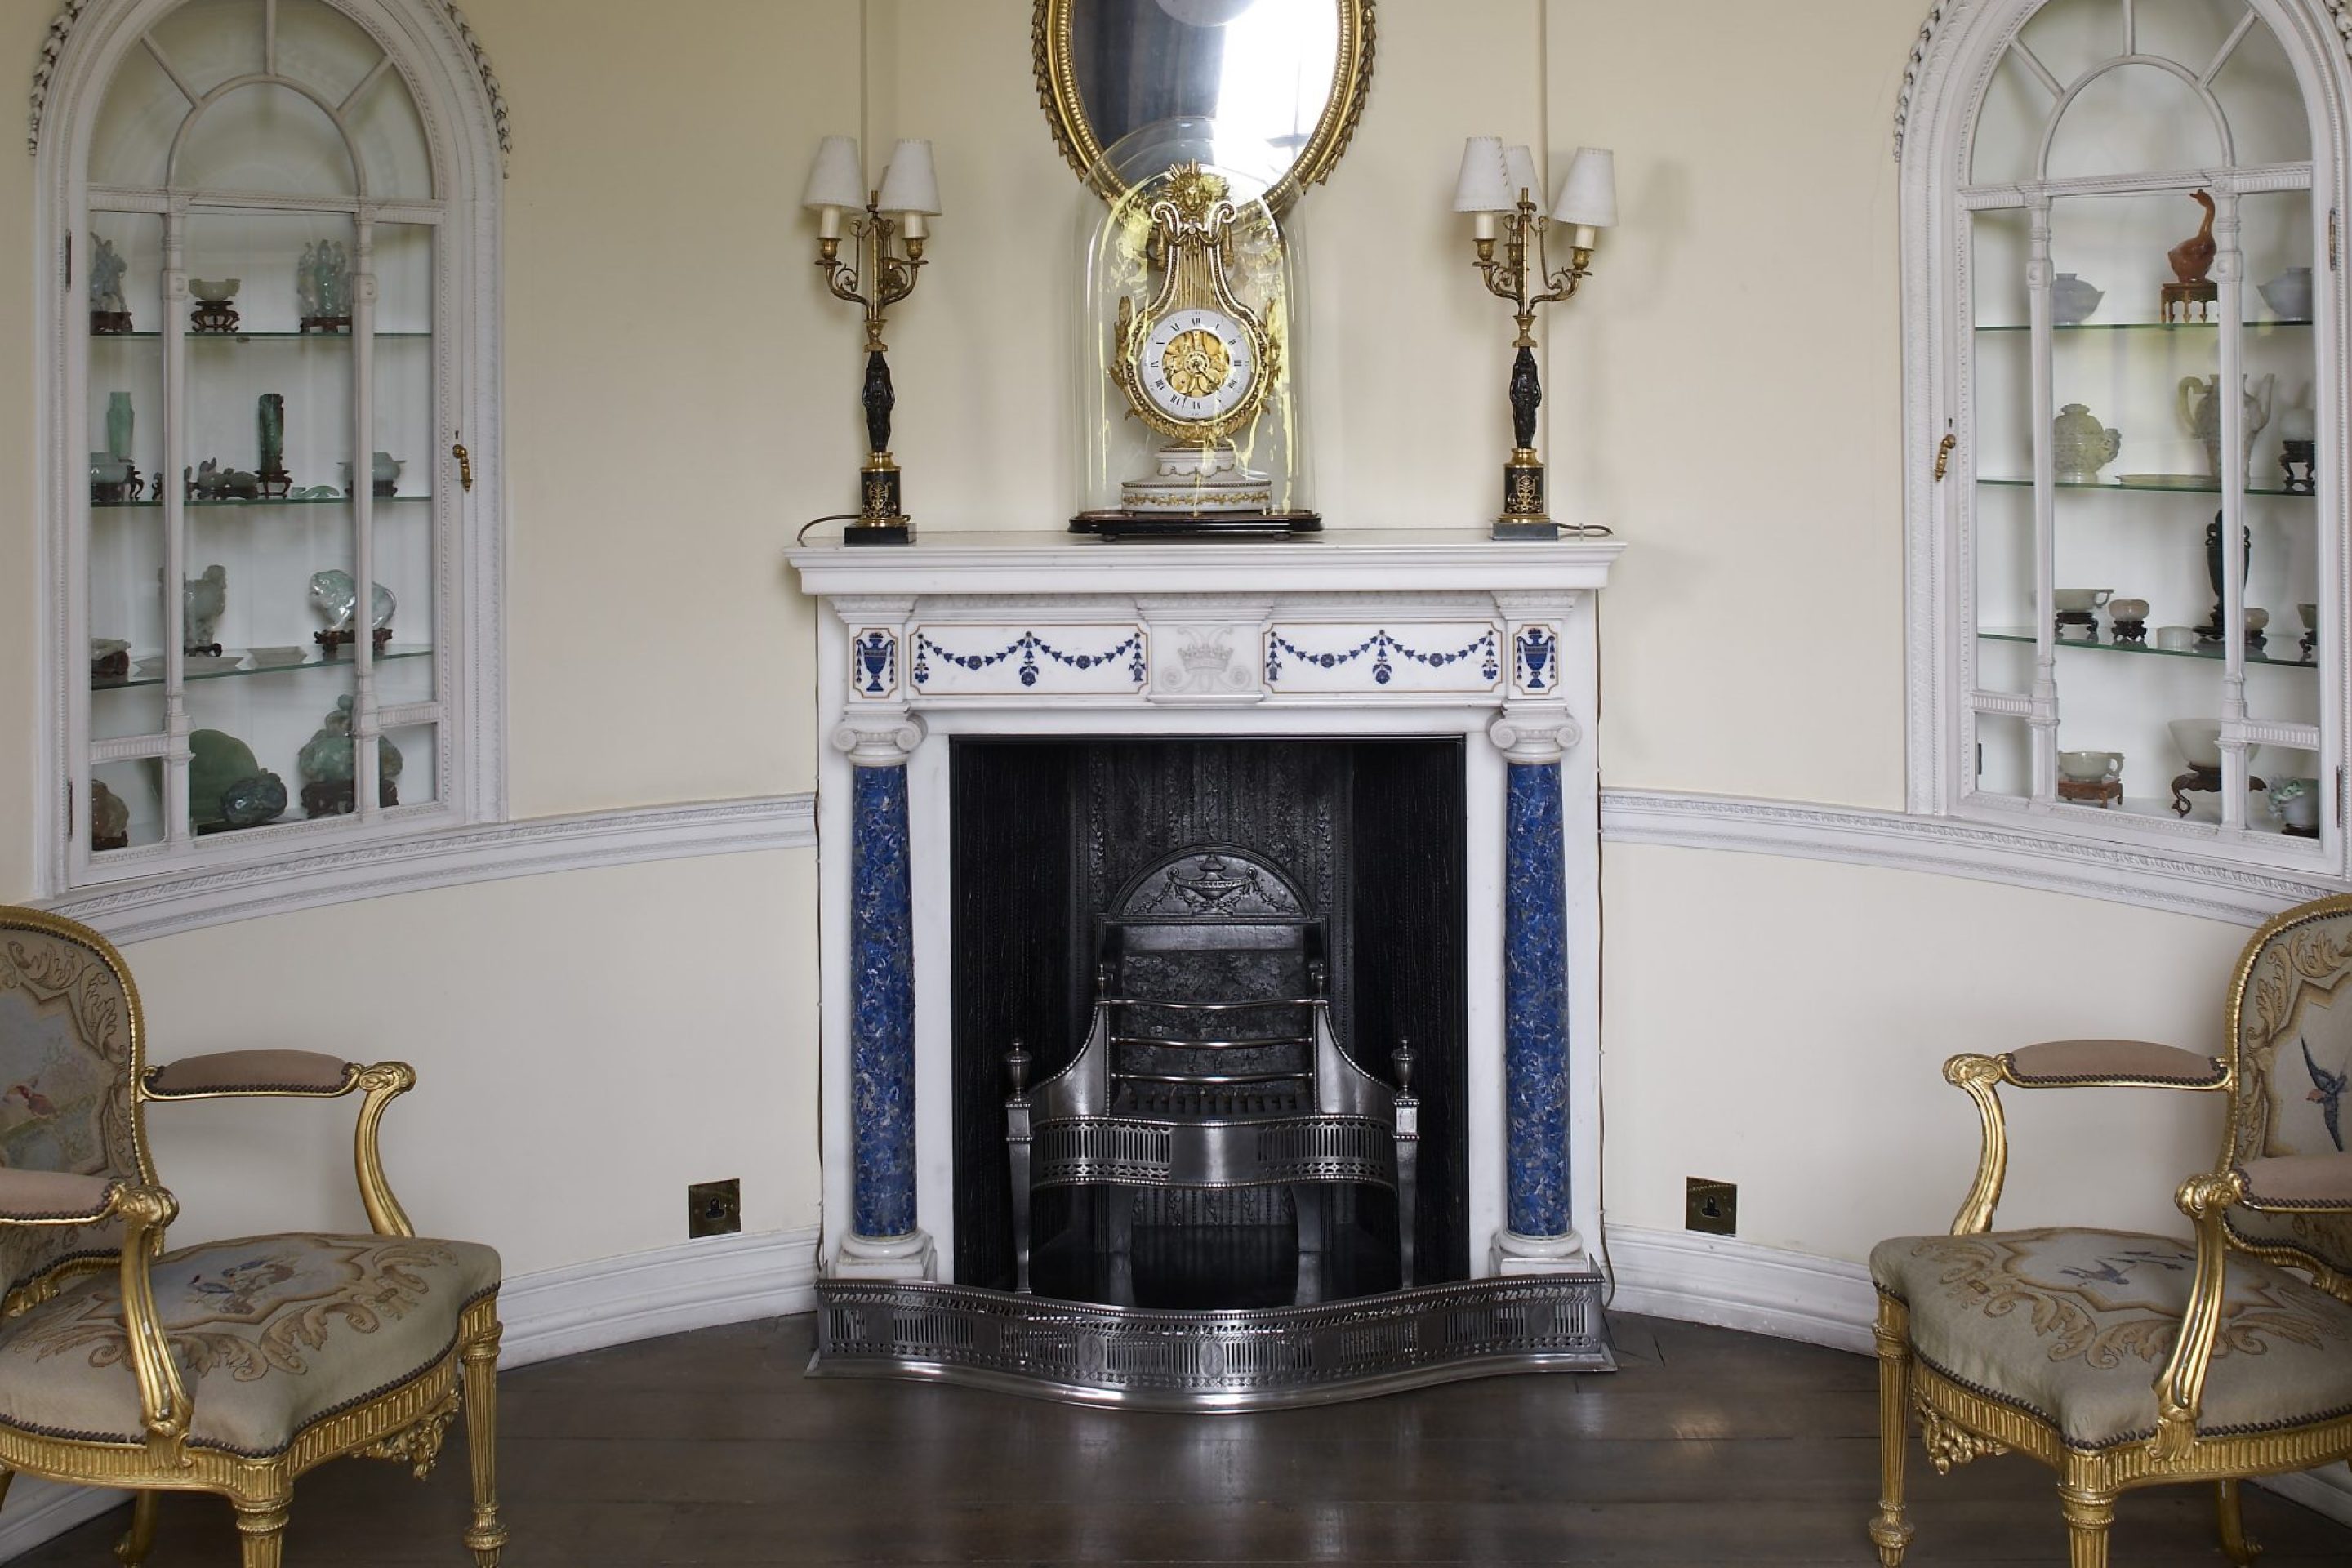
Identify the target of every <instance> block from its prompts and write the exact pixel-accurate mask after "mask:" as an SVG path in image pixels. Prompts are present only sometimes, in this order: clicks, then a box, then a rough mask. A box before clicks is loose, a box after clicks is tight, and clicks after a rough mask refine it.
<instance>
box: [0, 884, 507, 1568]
mask: <svg viewBox="0 0 2352 1568" xmlns="http://www.w3.org/2000/svg"><path fill="white" fill-rule="evenodd" d="M144 1047H145V1042H144V1038H143V1025H142V1019H141V1014H140V1006H139V993H138V990H137V988H136V987H135V986H134V985H133V984H131V974H130V972H129V970H128V969H127V968H126V967H125V966H124V964H123V962H122V958H121V954H120V953H118V952H115V951H114V949H113V948H112V947H111V946H110V945H109V944H108V942H106V941H105V940H104V939H103V938H101V937H100V936H99V935H98V934H97V933H96V932H95V931H89V930H88V929H87V928H85V927H82V926H79V925H76V924H74V923H73V922H72V921H64V920H58V919H56V918H54V917H52V916H47V915H43V914H39V913H36V912H34V911H32V910H18V909H9V908H5V907H0V1083H5V1084H6V1086H7V1087H6V1089H5V1092H4V1093H0V1500H5V1495H6V1490H7V1485H8V1482H9V1480H10V1479H12V1478H13V1476H14V1475H15V1474H16V1472H17V1471H20V1470H21V1471H23V1472H25V1473H26V1474H27V1475H36V1476H41V1477H44V1478H47V1479H51V1480H57V1481H65V1482H68V1483H74V1484H80V1485H89V1486H106V1487H122V1488H128V1489H131V1490H133V1491H135V1492H136V1493H137V1500H136V1503H135V1504H134V1506H133V1509H132V1512H131V1528H130V1530H129V1531H127V1532H126V1533H125V1534H124V1536H123V1537H122V1539H121V1542H119V1543H118V1544H117V1546H116V1547H115V1554H116V1556H117V1557H118V1558H120V1559H121V1561H122V1562H123V1563H126V1564H136V1563H139V1562H141V1561H142V1559H143V1558H144V1557H145V1556H146V1554H147V1552H148V1549H149V1547H150V1546H151V1545H152V1542H153V1540H154V1533H155V1504H156V1500H157V1498H158V1497H159V1495H160V1494H161V1493H163V1492H164V1491H169V1490H194V1491H209V1492H218V1493H221V1494H223V1495H225V1496H226V1497H227V1499H228V1500H229V1501H230V1503H231V1504H232V1506H233V1507H234V1508H235V1509H236V1524H237V1530H238V1532H239V1541H240V1544H241V1547H242V1552H243V1557H244V1562H245V1564H246V1568H276V1565H277V1564H278V1563H279V1561H280V1558H281V1552H282V1545H283V1531H284V1530H285V1528H286V1521H287V1510H288V1506H289V1500H290V1499H291V1496H292V1491H293V1484H294V1479H295V1478H296V1477H297V1476H299V1475H300V1474H301V1473H302V1472H303V1471H305V1470H308V1469H310V1468H311V1467H313V1466H315V1465H318V1464H320V1463H323V1462H324V1461H326V1460H328V1459H331V1458H340V1457H341V1456H344V1455H353V1454H360V1455H369V1456H373V1457H375V1458H388V1459H394V1460H398V1461H400V1462H404V1463H405V1464H407V1465H409V1466H410V1467H411V1468H412V1469H413V1470H414V1471H415V1474H416V1475H417V1476H419V1477H420V1478H421V1477H422V1476H423V1475H425V1472H426V1471H427V1470H428V1469H429V1468H431V1466H432V1464H433V1462H434V1460H435V1458H436V1456H437V1454H438V1452H439V1449H440V1445H441V1439H442V1436H443V1433H444V1432H445V1430H446V1427H447V1426H448V1424H449V1422H450V1421H451V1420H452V1419H453V1418H454V1417H455V1415H457V1410H458V1405H459V1403H460V1398H461V1394H462V1399H463V1403H464V1405H465V1413H466V1435H467V1447H468V1449H469V1451H470V1458H471V1459H472V1466H473V1483H474V1509H473V1514H472V1520H471V1527H470V1528H469V1529H468V1530H467V1532H466V1538H465V1543H466V1545H467V1547H469V1548H470V1549H471V1550H472V1552H473V1553H474V1557H475V1559H476V1562H477V1564H478V1568H495V1564H496V1563H498V1560H499V1548H500V1546H501V1545H503V1543H504V1542H505V1539H506V1534H505V1531H503V1530H502V1529H501V1528H500V1526H499V1517H498V1505H497V1499H496V1484H495V1467H494V1444H495V1437H494V1430H495V1425H496V1401H497V1386H496V1381H495V1380H496V1376H497V1361H498V1346H499V1318H498V1289H499V1258H498V1254H497V1253H495V1252H493V1251H491V1250H490V1249H489V1248H488V1247H481V1246H477V1245H475V1244H472V1243H468V1242H459V1241H434V1240H426V1239H420V1238H418V1237H417V1236H416V1234H415V1231H414V1230H413V1229H412V1228H411V1226H410V1225H409V1223H408V1216H407V1215H405V1214H404V1213H403V1212H402V1211H401V1207H400V1204H399V1202H398V1200H397V1199H395V1198H394V1196H393V1194H392V1189H391V1187H390V1186H389V1185H388V1184H386V1183H385V1180H384V1175H383V1162H382V1160H381V1158H380V1156H379V1153H378V1150H377V1129H378V1126H379V1124H380V1123H381V1121H382V1120H383V1112H384V1108H385V1107H386V1106H388V1105H389V1104H390V1103H391V1102H392V1101H393V1100H394V1099H395V1098H397V1097H398V1096H400V1095H401V1094H403V1093H405V1092H406V1091H407V1090H408V1089H410V1088H411V1087H412V1086H413V1085H414V1084H415V1081H416V1077H415V1073H414V1072H413V1071H411V1070H410V1069H409V1068H407V1067H405V1066H403V1065H402V1064H400V1063H397V1062H385V1063H380V1064H378V1065H376V1066H373V1067H362V1066H360V1065H357V1064H354V1063H348V1062H343V1061H340V1060H337V1059H335V1058H331V1057H327V1056H322V1055H320V1054H318V1053H316V1052H310V1051H267V1050H257V1051H231V1052H226V1053H222V1054H219V1055H215V1056H204V1057H192V1058H187V1059H185V1060H183V1061H178V1062H174V1063H173V1064H171V1065H170V1066H167V1067H158V1068H148V1067H147V1066H146V1063H145V1060H144ZM352 1094H356V1095H358V1096H360V1097H361V1098H360V1109H359V1119H358V1131H357V1134H356V1138H355V1141H354V1161H355V1164H356V1167H357V1171H358V1176H359V1188H360V1197H361V1201H362V1205H363V1206H364V1207H365V1209H366V1212H367V1216H368V1223H369V1225H370V1226H371V1227H372V1229H373V1234H372V1235H369V1236H321V1235H309V1234H292V1235H283V1236H265V1237H245V1238H242V1239H239V1240H232V1241H219V1242H209V1243H206V1244H205V1245H202V1246H198V1247H185V1248H182V1249H180V1250H178V1251H172V1252H166V1251H165V1250H163V1235H164V1229H165V1227H166V1226H168V1225H170V1224H171V1222H172V1220H173V1218H174V1217H175V1216H176V1215H177V1213H178V1207H179V1205H177V1203H176V1202H175V1201H174V1200H173V1196H172V1194H170V1193H169V1192H168V1191H166V1190H165V1189H164V1188H163V1187H162V1186H161V1185H159V1184H157V1181H156V1177H155V1170H154V1165H153V1163H152V1160H151V1159H150V1157H149V1153H148V1148H147V1139H146V1129H145V1123H144V1115H145V1110H146V1108H147V1107H148V1106H150V1105H160V1104H169V1103H172V1102H174V1101H178V1100H216V1099H223V1098H227V1097H231V1096H248V1095H264V1096H277V1097H294V1098H305V1099H334V1098H338V1097H341V1096H344V1095H352Z"/></svg>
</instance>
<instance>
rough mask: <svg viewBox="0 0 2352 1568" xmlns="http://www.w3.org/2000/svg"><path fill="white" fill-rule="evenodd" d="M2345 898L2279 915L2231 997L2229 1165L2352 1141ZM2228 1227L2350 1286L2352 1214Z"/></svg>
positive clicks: (2351, 1011)
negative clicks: (2233, 1075) (2233, 1080)
mask: <svg viewBox="0 0 2352 1568" xmlns="http://www.w3.org/2000/svg"><path fill="white" fill-rule="evenodd" d="M2347 982H2352V898H2333V899H2322V900H2318V901H2316V902H2315V903H2309V904H2305V905H2302V906H2301V907H2299V908H2297V909H2294V910H2288V911H2287V912H2286V913H2284V914H2283V915H2281V916H2279V917H2278V918H2277V919H2276V920H2274V921H2272V922H2271V923H2270V924H2269V925H2267V926H2265V927H2263V930H2262V931H2261V932H2260V933H2259V934H2257V935H2256V936H2255V938H2254V940H2253V942H2251V943H2250V944H2249V945H2248V946H2247V949H2246V953H2245V956H2244V957H2243V958H2242V960H2241V961H2240V963H2239V966H2238V978H2237V983H2236V984H2235V986H2234V987H2233V988H2232V991H2231V1010H2232V1015H2233V1017H2234V1019H2235V1027H2234V1028H2233V1029H2232V1031H2231V1049H2232V1050H2233V1051H2234V1052H2235V1053H2236V1058H2237V1059H2236V1066H2237V1074H2238V1078H2237V1090H2236V1096H2235V1100H2234V1102H2233V1103H2232V1105H2231V1122H2230V1157H2231V1163H2234V1164H2243V1163H2245V1162H2247V1161H2249V1160H2254V1159H2260V1158H2263V1156H2266V1155H2273V1154H2326V1153H2333V1152H2341V1151H2342V1150H2343V1149H2344V1148H2345V1144H2346V1140H2347V1137H2352V1105H2347V1104H2346V1103H2345V1100H2346V1098H2347V1097H2346V1093H2345V1090H2346V1087H2347V1079H2352V984H2347ZM2230 1229H2231V1233H2232V1234H2233V1235H2234V1236H2236V1237H2238V1238H2239V1239H2240V1240H2242V1241H2244V1242H2246V1243H2249V1244H2250V1245H2252V1246H2255V1247H2265V1248H2273V1249H2279V1250H2284V1251H2288V1252H2292V1253H2294V1254H2296V1255H2298V1256H2299V1257H2300V1258H2302V1259H2304V1260H2305V1261H2306V1262H2308V1263H2310V1264H2313V1265H2316V1266H2320V1267H2324V1268H2330V1269H2333V1270H2335V1272H2336V1274H2337V1275H2339V1276H2343V1277H2347V1278H2352V1215H2262V1214H2255V1213H2253V1212H2252V1210H2249V1209H2243V1208H2241V1209H2237V1210H2235V1211H2233V1212H2232V1213H2231V1215H2230Z"/></svg>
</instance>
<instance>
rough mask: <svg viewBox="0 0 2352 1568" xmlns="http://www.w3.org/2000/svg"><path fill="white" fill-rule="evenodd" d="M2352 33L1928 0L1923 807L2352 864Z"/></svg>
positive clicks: (1920, 620)
mask: <svg viewBox="0 0 2352 1568" xmlns="http://www.w3.org/2000/svg"><path fill="white" fill-rule="evenodd" d="M2346 47H2347V45H2346V35H2345V31H2344V27H2343V23H2342V13H2341V12H2340V10H2339V8H2338V6H2337V5H2336V0H1948V3H1946V4H1943V5H1938V6H1937V7H1936V10H1935V12H1934V14H1933V15H1932V16H1931V17H1930V19H1929V21H1928V25H1927V28H1926V30H1925V31H1924V32H1923V34H1922V37H1921V39H1920V44H1919V47H1918V51H1917V53H1916V56H1915V58H1914V60H1913V69H1912V73H1911V75H1910V77H1909V78H1908V79H1906V85H1905V89H1904V102H1903V114H1902V123H1901V125H1900V127H1899V130H1898V155H1899V157H1900V159H1901V161H1902V169H1903V191H1904V278H1905V296H1906V384H1907V396H1908V412H1907V419H1908V425H1907V431H1908V437H1909V446H1910V453H1909V472H1908V482H1907V487H1906V507H1907V512H1908V518H1909V546H1910V548H1909V557H1908V568H1909V569H1908V586H1907V615H1908V624H1909V661H1910V672H1909V673H1910V703H1909V708H1910V722H1911V746H1910V763H1911V770H1910V779H1911V784H1910V806H1911V809H1912V810H1913V811H1914V812H1916V813H1925V814H1931V815H1938V816H1958V817H1967V818H1972V819H1976V820H1978V821H1980V822H1988V823H1998V824H2002V825H2006V826H2011V827H2013V828H2017V829H2021V830H2022V831H2024V832H2027V833H2031V834H2039V835H2046V836H2050V837H2061V838H2064V839H2067V840H2070V841H2073V842H2074V843H2076V844H2078V845H2084V846H2092V847H2099V846H2104V847H2106V849H2107V850H2108V851H2112V852H2111V853H2105V852H2104V851H2095V852H2094V855H2095V857H2096V855H2097V854H2099V853H2105V858H2107V859H2108V860H2109V861H2110V862H2111V863H2112V865H2113V866H2114V867H2116V869H2117V872H2118V874H2119V875H2128V874H2129V873H2130V870H2131V868H2133V867H2135V866H2143V867H2152V868H2153V867H2169V868H2179V866H2181V865H2183V864H2189V863H2200V864H2203V865H2205V866H2207V867H2210V868H2217V869H2218V870H2219V871H2220V873H2221V874H2222V875H2231V874H2235V873H2236V872H2238V871H2240V870H2252V871H2254V872H2256V874H2258V875H2271V874H2277V875H2279V876H2283V877H2284V878H2285V879H2304V880H2321V881H2326V880H2335V879H2340V878H2342V877H2343V876H2344V874H2345V870H2346V837H2345V832H2344V827H2343V804H2342V790H2343V773H2342V769H2343V765H2344V762H2345V757H2344V734H2345V725H2344V720H2345V704H2346V689H2347V679H2346V677H2347V659H2346V657H2345V655H2346V643H2345V638H2346V635H2347V614H2346V608H2347V607H2346V603H2345V570H2346V549H2345V542H2346V526H2345V523H2346V513H2345V506H2346V499H2347V498H2346V485H2345V479H2346V476H2345V473H2344V461H2345V453H2346V450H2347V448H2346V445H2345V417H2346V397H2345V392H2346V386H2345V364H2346V352H2345V350H2346V345H2345V340H2344V331H2345V310H2344V297H2343V288H2342V279H2343V273H2342V271H2341V268H2340V265H2339V263H2340V259H2341V247H2342V234H2341V228H2342V224H2341V215H2342V212H2343V209H2344V206H2345V195H2344V192H2345V179H2346V171H2345V158H2346V148H2347V140H2346V105H2347V96H2348V95H2347V57H2346ZM2209 204H2210V209H2209ZM2209 210H2210V218H2209V216H2208V212H2209ZM2298 269H2307V270H2301V271H2298ZM2225 388H2234V389H2236V393H2237V395H2234V396H2233V395H2227V394H2226V393H2224V392H2223V390H2222V389H2225ZM2233 455H2234V456H2235V458H2236V460H2235V461H2232V460H2231V458H2232V456H2233ZM2228 540H2234V541H2235V542H2237V546H2238V548H2237V549H2235V550H2231V549H2228V548H2225V547H2224V541H2228ZM2118 604H2120V605H2121V608H2122V609H2123V611H2124V612H2125V613H2124V614H2122V615H2121V616H2118V615H2117V614H2116V605H2118ZM2143 605H2144V606H2145V609H2144V613H2137V614H2136V613H2134V612H2137V611H2141V609H2142V606H2143ZM2306 612H2307V614H2308V616H2309V621H2308V624H2306V622H2305V614H2306Z"/></svg>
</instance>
